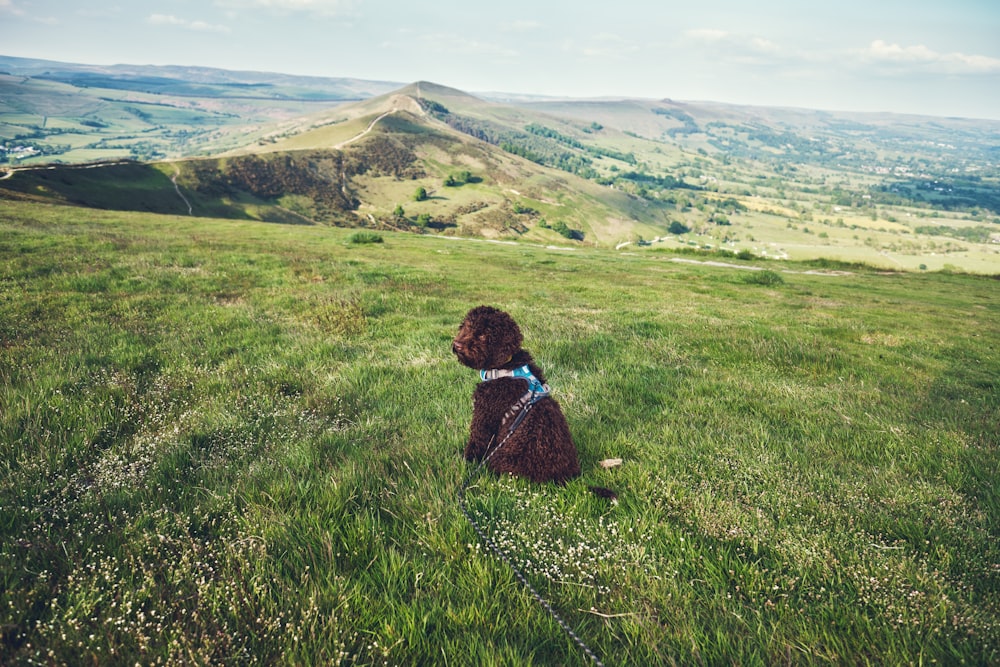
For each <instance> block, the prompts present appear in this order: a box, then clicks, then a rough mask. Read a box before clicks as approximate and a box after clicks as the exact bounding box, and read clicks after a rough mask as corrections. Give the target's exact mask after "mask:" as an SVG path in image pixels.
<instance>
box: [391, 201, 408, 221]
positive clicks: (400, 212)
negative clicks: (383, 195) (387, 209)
mask: <svg viewBox="0 0 1000 667" xmlns="http://www.w3.org/2000/svg"><path fill="white" fill-rule="evenodd" d="M392 215H393V216H395V217H397V218H405V217H406V211H404V210H403V205H402V204H396V209H395V210H394V211H393V212H392Z"/></svg>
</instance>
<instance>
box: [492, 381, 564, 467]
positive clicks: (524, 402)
mask: <svg viewBox="0 0 1000 667" xmlns="http://www.w3.org/2000/svg"><path fill="white" fill-rule="evenodd" d="M479 378H480V379H481V380H482V381H483V382H488V381H490V380H496V379H499V378H514V379H517V380H525V381H526V382H527V383H528V391H526V392H524V394H523V395H522V396H521V398H519V399H517V401H515V402H514V405H512V406H511V407H510V410H508V411H507V412H506V414H504V416H503V420H502V421H501V422H500V423H501V424H503V423H505V422H507V421H508V420H509V419H510V418H511V417H513V416H514V415H515V414H516V415H517V417H516V418H515V419H514V421H513V422H512V423H511V425H510V427H509V428H508V429H507V432H508V434H510V433H513V432H514V429H515V428H517V427H518V425H520V423H521V420H522V419H524V416H525V415H526V414H528V410H530V409H531V406H533V405H534V404H535V403H537V402H538V401H540V400H542V399H543V398H545V397H546V396H548V395H549V393H550V390H549V385H547V384H542V382H541V381H540V380H539V379H538V378H536V377H535V374H534V373H532V372H531V368H529V367H528V365H527V364H525V365H524V366H521V367H520V368H515V369H514V370H507V369H504V368H491V369H489V370H484V371H479ZM497 449H499V446H498V447H497ZM494 451H496V450H494ZM491 454H492V452H491Z"/></svg>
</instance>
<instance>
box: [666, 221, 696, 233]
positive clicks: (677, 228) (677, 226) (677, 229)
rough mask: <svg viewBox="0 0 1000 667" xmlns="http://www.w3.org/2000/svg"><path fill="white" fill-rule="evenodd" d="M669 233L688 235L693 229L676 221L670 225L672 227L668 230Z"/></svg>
mask: <svg viewBox="0 0 1000 667" xmlns="http://www.w3.org/2000/svg"><path fill="white" fill-rule="evenodd" d="M667 231H668V232H670V233H671V234H678V235H679V234H687V233H688V232H690V231H691V228H690V227H688V226H686V225H684V224H682V223H680V222H677V221H676V220H674V221H673V222H671V223H670V227H669V229H667Z"/></svg>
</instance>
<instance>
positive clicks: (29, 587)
mask: <svg viewBox="0 0 1000 667" xmlns="http://www.w3.org/2000/svg"><path fill="white" fill-rule="evenodd" d="M2 207H3V208H2V215H0V535H2V539H0V632H2V636H3V641H2V643H0V663H4V664H36V663H45V664H85V663H86V664H90V663H97V664H122V665H133V664H135V663H137V662H139V663H142V664H151V663H156V662H166V663H171V664H176V663H220V664H240V665H242V664H252V663H267V664H364V665H367V664H484V665H514V664H517V665H521V664H539V665H542V664H553V665H555V664H559V665H583V664H586V657H585V656H584V655H583V654H582V652H580V651H579V650H578V649H577V647H576V646H575V645H574V644H573V643H572V641H571V640H570V639H569V638H568V637H566V636H565V635H564V634H563V632H562V630H561V629H560V628H559V626H558V625H557V624H556V623H555V622H554V621H553V620H552V619H551V618H550V617H549V616H548V615H547V614H546V613H545V612H544V610H542V609H541V608H540V607H539V606H538V605H537V604H536V603H535V602H534V601H533V600H532V598H531V597H530V596H529V595H528V594H527V593H526V592H525V591H524V590H523V589H522V588H521V587H520V586H519V584H518V582H517V580H516V579H515V578H514V576H513V574H512V573H511V572H510V571H509V570H508V569H507V568H506V567H505V566H504V565H503V564H502V563H501V562H499V561H498V560H496V559H495V558H493V557H492V556H491V555H490V554H489V553H487V552H486V551H485V550H484V548H483V547H481V546H480V545H478V543H477V539H476V536H475V533H474V532H473V530H472V528H471V527H470V526H469V525H468V524H467V523H466V521H465V520H464V518H463V517H462V515H461V513H460V511H459V509H458V507H457V504H456V498H455V494H456V491H457V489H458V488H459V486H460V485H461V482H462V480H463V477H464V475H465V474H466V473H467V470H468V467H467V466H466V464H465V463H464V462H463V461H462V459H461V457H460V452H461V449H462V447H463V445H464V440H465V437H466V432H467V428H468V424H469V420H470V416H471V401H470V396H471V393H472V391H473V389H474V387H475V384H476V382H477V378H476V375H475V373H474V372H473V371H470V370H468V369H465V368H463V367H461V366H460V365H459V364H458V363H456V362H455V361H454V359H453V358H452V356H451V354H450V352H449V347H450V340H451V337H452V335H453V334H454V332H455V330H456V327H457V325H458V323H459V321H460V320H461V318H462V316H463V315H464V313H465V312H466V311H467V310H468V308H470V307H471V306H474V305H478V304H481V303H489V304H494V305H497V306H500V307H503V308H505V309H507V310H508V311H510V312H511V313H512V314H513V315H514V317H515V318H516V319H517V320H518V321H519V323H520V325H521V327H522V329H523V331H524V333H525V336H526V342H525V345H526V347H527V348H528V349H530V350H531V351H532V352H533V353H534V354H535V356H536V358H537V359H538V361H539V363H540V364H541V365H542V367H543V368H544V369H545V370H546V374H547V376H548V379H549V381H550V384H551V385H552V387H553V390H554V395H555V397H556V398H557V399H558V400H559V401H560V403H561V404H562V406H563V409H564V411H565V413H566V415H567V418H568V420H569V422H570V426H571V429H572V431H573V434H574V438H575V440H576V442H577V445H578V447H579V449H580V458H581V464H582V467H583V470H584V473H583V476H582V478H581V479H579V480H574V481H572V482H571V483H569V484H568V485H567V486H566V487H564V488H561V487H554V486H534V485H531V484H529V483H527V482H524V481H522V480H516V479H495V478H492V477H484V478H482V479H481V480H479V481H478V482H477V483H476V484H475V485H474V487H473V488H472V489H471V490H470V492H469V496H468V498H469V503H470V507H471V509H472V511H473V512H474V513H475V514H476V516H477V517H478V518H479V520H480V521H481V523H483V524H484V525H485V526H486V527H487V529H488V530H489V531H490V533H491V534H492V536H493V538H494V539H495V540H496V541H497V542H499V543H501V544H503V545H504V546H505V548H506V549H507V550H508V551H509V552H510V554H511V556H512V558H513V559H514V560H515V561H516V562H517V563H518V564H519V565H520V566H521V567H523V568H524V569H525V570H526V571H527V572H528V575H529V577H530V579H531V581H532V583H533V584H534V585H535V586H536V587H537V588H538V589H539V590H540V591H541V592H542V593H543V594H544V595H545V596H546V597H547V598H548V599H549V600H550V601H551V603H552V604H553V606H554V607H555V608H556V609H557V610H558V611H559V612H560V614H562V615H563V616H564V617H565V618H566V619H567V620H568V621H569V623H570V624H571V625H572V626H573V627H574V628H575V629H576V631H577V632H578V634H579V635H580V636H581V637H582V638H583V639H584V641H586V643H587V644H588V645H589V646H590V647H592V648H593V649H594V651H595V652H596V653H597V654H598V655H599V656H601V657H602V659H603V660H604V662H605V664H608V665H612V664H620V665H650V664H697V663H706V664H747V665H753V664H774V663H794V664H828V663H831V662H832V663H836V664H845V663H846V664H867V663H875V664H911V663H912V664H915V663H922V664H933V663H935V662H936V663H938V664H960V663H965V664H991V663H993V664H995V663H996V662H997V661H998V660H1000V624H998V623H1000V593H998V590H1000V588H998V579H1000V546H998V544H1000V541H998V537H1000V535H998V528H997V520H998V516H1000V514H998V510H1000V497H998V479H997V470H998V467H1000V456H998V450H997V445H998V438H997V421H996V418H997V414H998V411H1000V391H998V388H997V378H998V377H1000V352H998V345H997V342H998V340H1000V292H998V291H997V282H996V280H994V279H989V278H984V277H977V276H969V275H951V274H935V273H921V274H898V275H880V274H878V273H875V272H869V271H867V270H865V269H863V268H854V269H852V270H853V273H851V274H850V275H837V276H832V275H812V274H805V273H800V272H799V271H801V270H803V268H804V267H800V266H797V265H794V264H787V265H786V264H782V263H780V262H768V264H767V266H768V268H769V270H771V271H773V272H774V274H775V275H777V276H778V277H779V278H781V280H773V279H771V280H758V281H755V282H758V283H759V282H763V283H764V284H752V283H748V282H747V281H748V279H747V278H746V277H745V276H746V275H747V274H748V273H750V272H747V271H741V270H738V269H735V268H726V267H713V266H705V265H695V264H678V263H673V262H670V261H669V260H670V259H671V255H670V254H669V253H667V252H658V253H643V254H638V255H618V254H615V253H613V252H611V251H602V250H596V249H578V250H575V251H572V252H567V251H565V250H563V251H553V250H546V249H544V248H540V247H534V246H528V245H502V244H497V243H488V242H482V241H472V240H457V239H441V238H432V237H426V236H416V235H407V234H394V233H384V234H383V239H384V242H383V243H380V244H362V245H358V244H352V243H349V242H348V240H349V238H350V235H351V234H352V231H351V230H342V229H331V228H320V227H304V226H279V225H268V224H263V223H254V222H245V221H221V220H211V219H200V220H194V219H191V218H180V217H168V216H151V215H143V214H138V213H116V212H102V211H95V210H86V209H75V208H62V207H56V206H52V207H50V206H42V205H28V204H22V203H16V202H2ZM755 266H759V264H756V263H755ZM783 269H790V270H791V272H783V271H782V270H783ZM610 457H619V458H622V459H624V461H625V462H624V464H623V465H622V466H621V467H620V468H616V469H612V470H603V469H601V468H600V467H599V466H598V465H597V464H598V461H600V460H601V459H605V458H610ZM588 484H598V485H602V486H609V487H612V488H614V489H616V490H617V491H618V494H619V498H620V504H618V505H608V504H606V503H605V502H604V501H602V500H599V499H597V498H595V497H593V496H591V495H590V494H588V493H587V491H586V485H588Z"/></svg>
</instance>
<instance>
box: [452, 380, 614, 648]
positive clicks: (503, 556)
mask: <svg viewBox="0 0 1000 667" xmlns="http://www.w3.org/2000/svg"><path fill="white" fill-rule="evenodd" d="M529 393H531V392H530V391H529ZM533 405H534V402H528V403H527V404H526V405H525V406H524V407H523V408H522V409H521V412H520V414H518V416H517V419H515V420H514V422H513V423H512V424H511V425H510V428H509V429H508V430H507V435H505V436H504V438H503V440H501V441H500V444H498V445H497V446H496V447H493V449H492V450H491V449H490V447H491V446H492V445H493V441H494V440H496V437H497V436H496V433H494V434H493V437H492V438H490V444H489V445H487V446H486V449H487V451H488V453H487V455H486V456H484V457H483V460H482V461H480V462H479V465H477V466H476V467H475V468H474V469H473V470H472V472H471V473H469V474H468V475H467V476H466V478H465V480H464V481H463V482H462V486H461V487H460V488H459V490H458V506H459V508H460V509H461V510H462V514H464V515H465V518H466V519H467V520H468V522H469V523H470V524H471V525H472V528H473V529H474V530H475V531H476V534H477V535H479V539H480V540H481V541H482V542H483V543H484V544H485V545H486V546H487V547H489V549H490V551H492V552H493V554H494V555H495V556H496V557H498V558H499V559H500V560H502V561H503V562H504V563H506V564H507V566H508V567H509V568H510V569H511V570H512V571H513V572H514V576H516V577H517V580H518V581H520V582H521V584H522V585H523V586H524V587H525V588H527V589H528V591H529V592H530V593H531V595H532V597H534V598H535V601H536V602H538V604H540V605H542V607H543V608H544V609H545V611H547V612H549V615H550V616H552V618H554V619H555V620H556V622H557V623H558V624H559V626H560V627H561V628H562V629H563V630H565V631H566V634H568V635H569V636H570V637H572V638H573V641H575V642H576V644H577V646H579V647H580V648H581V649H583V652H584V653H586V654H587V657H589V658H590V660H591V661H592V662H593V663H594V664H595V665H597V666H598V667H604V663H603V662H601V660H600V658H598V657H597V654H595V653H594V652H593V651H592V650H591V649H590V647H589V646H587V645H586V644H585V643H584V641H583V640H582V639H580V637H579V635H577V634H576V633H575V632H574V631H573V628H571V627H570V625H569V623H567V622H566V621H565V620H563V617H562V616H560V615H559V614H558V613H557V612H556V610H555V609H553V608H552V605H551V604H549V602H548V600H546V599H545V598H544V597H542V595H541V593H539V592H538V591H537V590H535V587H534V586H532V585H531V583H530V582H529V581H528V577H527V576H525V574H524V572H522V571H521V569H520V568H519V567H518V566H517V565H515V564H514V561H513V560H511V558H510V556H508V555H507V552H505V551H504V550H503V549H501V548H500V546H498V545H497V544H496V542H494V541H493V540H492V539H491V538H490V536H489V535H487V534H486V532H485V531H484V530H483V529H482V528H481V527H480V526H479V523H478V522H477V521H476V520H475V519H474V518H473V516H472V513H471V512H469V508H468V506H466V504H465V492H466V491H467V490H468V489H469V486H470V485H471V484H472V481H473V480H474V479H476V478H478V477H479V474H480V472H481V471H482V469H483V467H485V465H486V463H487V462H488V461H489V460H490V458H492V457H493V455H494V454H496V453H497V451H498V450H499V449H500V448H501V447H503V446H504V444H505V443H506V442H507V440H508V439H510V436H511V435H512V434H513V433H514V429H516V428H517V427H518V425H520V423H521V421H523V420H524V416H525V415H526V414H528V411H529V410H530V409H531V406H533ZM501 423H502V422H501Z"/></svg>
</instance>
